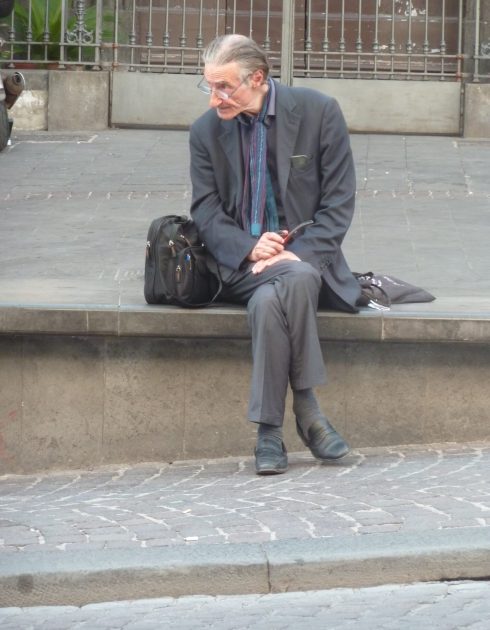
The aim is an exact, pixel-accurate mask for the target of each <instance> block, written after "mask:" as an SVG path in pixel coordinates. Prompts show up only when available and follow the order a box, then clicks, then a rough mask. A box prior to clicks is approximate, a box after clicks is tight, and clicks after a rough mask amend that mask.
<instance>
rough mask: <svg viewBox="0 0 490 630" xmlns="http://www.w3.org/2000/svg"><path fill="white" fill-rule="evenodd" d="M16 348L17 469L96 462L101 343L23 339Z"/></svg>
mask: <svg viewBox="0 0 490 630" xmlns="http://www.w3.org/2000/svg"><path fill="white" fill-rule="evenodd" d="M22 343H23V365H22V381H23V382H22V409H23V413H22V455H21V463H22V467H23V468H24V470H28V469H31V470H32V469H33V468H34V467H37V466H41V467H42V468H49V467H51V468H52V467H61V466H65V467H66V466H67V465H68V466H69V467H80V466H83V465H85V464H86V463H87V461H92V462H97V461H100V460H99V458H100V448H101V441H102V427H103V423H102V418H103V413H104V373H103V370H102V364H101V362H100V357H101V355H102V354H103V351H104V350H103V349H104V345H105V341H104V340H102V339H97V338H93V339H90V340H88V339H77V338H63V339H61V338H52V337H29V338H27V339H25V340H24V341H23V342H22Z"/></svg>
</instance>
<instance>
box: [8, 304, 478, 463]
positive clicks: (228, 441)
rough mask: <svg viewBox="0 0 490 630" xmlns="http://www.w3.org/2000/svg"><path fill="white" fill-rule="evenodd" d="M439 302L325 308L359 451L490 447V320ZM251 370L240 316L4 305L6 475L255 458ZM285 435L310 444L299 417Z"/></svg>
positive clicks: (325, 333) (336, 396)
mask: <svg viewBox="0 0 490 630" xmlns="http://www.w3.org/2000/svg"><path fill="white" fill-rule="evenodd" d="M443 307H444V304H443V303H439V304H438V310H435V307H432V306H431V308H429V309H427V306H424V310H423V311H421V310H420V308H418V307H417V305H410V306H408V305H406V306H403V307H393V308H392V310H390V311H386V312H381V311H372V310H366V311H363V312H361V313H360V314H358V315H347V314H341V313H333V312H326V311H325V312H320V313H319V315H318V323H319V334H320V338H321V340H322V347H323V350H324V356H325V360H326V363H327V370H328V374H329V383H328V385H327V386H326V387H324V388H321V389H319V391H318V395H319V399H320V402H321V404H322V407H323V408H324V410H325V412H326V413H327V415H328V416H329V418H330V419H331V421H332V422H333V424H334V425H335V426H336V428H337V429H338V430H339V431H340V432H341V433H342V434H343V435H344V436H345V437H346V438H347V439H348V441H349V442H350V443H351V445H352V446H355V447H364V446H386V445H397V444H420V443H432V442H453V441H454V442H458V441H469V440H487V439H490V423H489V422H488V373H489V367H490V317H489V316H488V311H487V312H486V313H485V312H484V309H481V310H475V311H474V312H473V313H469V312H466V313H464V314H462V313H461V312H458V310H457V309H456V308H453V309H452V310H449V309H448V310H443ZM431 309H432V310H431ZM250 368H251V360H250V338H249V333H248V329H247V324H246V314H245V310H244V309H243V308H241V307H229V306H227V307H224V306H216V307H212V308H208V309H204V310H183V309H178V308H174V307H164V306H161V307H149V306H136V307H135V306H126V307H123V306H121V307H120V308H115V307H107V308H105V307H97V306H87V305H79V306H78V307H77V306H71V307H66V306H62V305H60V306H49V307H47V306H42V305H37V306H36V305H31V306H22V305H12V306H5V305H4V306H2V308H1V309H0V389H1V391H2V414H1V417H2V424H1V427H2V429H1V433H2V438H3V441H2V451H1V452H0V473H19V472H33V471H39V470H50V469H56V468H78V467H92V466H97V465H99V464H105V463H118V462H141V461H164V462H169V461H175V460H180V459H195V458H198V459H200V458H208V457H209V458H214V457H224V456H229V455H244V454H249V453H251V452H252V450H253V444H254V439H255V428H254V425H252V424H251V423H249V422H247V421H246V419H245V417H246V408H247V399H248V390H249V379H250ZM288 409H290V405H289V404H288ZM285 436H286V441H287V445H288V448H289V449H290V450H302V449H303V446H302V444H301V443H300V441H299V439H298V438H297V437H296V435H295V429H294V418H293V417H292V413H291V411H288V412H287V415H286V418H285Z"/></svg>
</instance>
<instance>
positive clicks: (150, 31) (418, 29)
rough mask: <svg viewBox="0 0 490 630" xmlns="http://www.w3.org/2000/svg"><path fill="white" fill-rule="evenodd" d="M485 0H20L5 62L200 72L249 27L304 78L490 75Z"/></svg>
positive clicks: (287, 75)
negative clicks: (207, 58) (223, 44)
mask: <svg viewBox="0 0 490 630" xmlns="http://www.w3.org/2000/svg"><path fill="white" fill-rule="evenodd" d="M489 4H490V3H488V2H486V0H471V1H470V2H468V1H467V2H464V1H463V0H78V1H73V0H17V2H16V5H15V9H14V13H13V14H12V16H11V18H9V19H7V20H4V21H3V24H2V26H1V27H0V37H2V38H3V40H4V45H3V48H2V52H1V56H2V61H3V64H4V65H5V66H13V65H16V66H17V65H21V64H26V63H31V64H34V66H35V67H45V66H47V65H51V64H54V65H55V66H57V67H61V68H65V67H68V66H71V65H83V66H85V67H87V68H89V69H98V68H109V69H115V70H128V71H151V72H168V73H185V74H192V73H199V72H201V71H202V51H203V49H204V47H205V46H206V44H207V43H208V42H209V41H210V40H211V39H212V38H213V37H215V36H216V35H220V34H224V33H233V32H239V33H243V34H246V35H250V36H251V37H253V38H254V39H255V40H256V41H257V42H259V43H260V44H261V45H263V47H264V48H265V49H266V50H267V51H268V53H269V57H270V59H271V61H272V64H273V68H274V70H273V72H274V74H276V75H280V76H281V78H282V79H283V80H284V81H286V82H287V81H289V80H291V78H292V77H293V76H297V77H301V76H302V77H324V78H330V77H332V78H369V79H397V80H400V79H411V80H428V79H431V80H434V79H435V80H462V79H465V80H470V81H489V80H490V26H489V19H490V7H488V5H489Z"/></svg>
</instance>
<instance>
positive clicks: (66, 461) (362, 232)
mask: <svg viewBox="0 0 490 630" xmlns="http://www.w3.org/2000/svg"><path fill="white" fill-rule="evenodd" d="M352 143H353V149H354V155H355V159H356V166H357V173H358V198H357V214H356V218H355V220H354V223H353V225H352V227H351V230H350V232H349V234H348V237H347V239H346V243H345V252H346V254H347V257H348V260H349V262H350V264H351V267H352V268H353V269H354V270H356V271H368V270H373V271H377V272H384V273H391V274H393V275H395V276H398V277H401V278H404V279H406V280H408V281H410V282H413V283H415V284H419V285H420V286H423V287H424V288H426V289H428V290H429V291H431V292H433V293H434V294H435V295H436V296H437V299H436V301H435V302H433V303H429V304H422V305H420V304H419V305H404V306H397V307H393V308H392V310H391V311H389V312H383V313H380V312H374V311H371V310H367V311H365V312H362V313H360V314H359V315H354V316H351V315H343V314H339V313H333V312H320V313H319V329H320V336H321V339H322V343H323V348H324V353H325V358H326V361H327V367H328V369H329V373H330V382H329V385H328V386H327V387H326V388H324V389H322V390H321V391H320V392H319V395H320V399H321V401H322V404H323V405H324V407H325V410H326V411H327V413H328V415H329V416H330V417H331V419H332V421H333V422H334V424H335V425H336V426H337V427H338V428H339V429H340V430H342V432H343V433H344V434H345V435H346V437H347V438H348V439H349V440H350V441H351V443H352V444H353V445H354V446H356V447H365V446H381V445H394V444H407V443H431V442H444V441H462V440H487V439H490V423H489V422H488V419H489V413H488V385H487V381H488V378H487V375H488V368H489V367H490V365H489V364H490V345H489V338H490V332H489V326H490V324H489V321H490V318H489V314H490V277H489V275H488V268H489V262H490V261H489V254H488V247H487V243H486V239H485V235H486V233H487V231H488V225H489V222H490V210H489V208H490V203H489V201H490V182H489V180H488V175H487V173H488V167H489V161H490V158H489V155H490V154H489V151H488V148H489V144H488V142H484V141H473V142H469V141H466V140H460V139H456V138H444V137H437V138H435V137H399V136H353V137H352ZM0 168H1V170H2V180H1V181H0V200H1V202H2V206H1V208H2V209H1V212H2V228H3V229H2V232H1V234H0V262H1V266H0V387H1V390H2V398H1V403H0V404H1V408H0V432H1V434H2V436H3V442H2V451H1V452H0V471H1V472H31V471H37V470H43V469H53V468H71V467H74V468H77V467H83V466H96V465H99V464H103V463H111V462H138V461H148V460H150V461H152V460H159V461H166V462H168V461H175V460H177V459H183V458H184V459H187V458H194V457H196V458H201V457H217V456H224V455H243V454H246V453H250V452H251V449H252V444H253V440H254V435H253V428H252V427H251V426H249V425H248V423H247V422H246V421H245V420H244V416H245V409H246V401H247V397H248V381H249V372H250V358H249V357H250V341H249V336H248V331H247V328H246V321H245V315H244V311H243V309H240V308H237V307H229V306H222V305H218V306H216V307H212V308H210V309H205V310H203V311H184V310H182V309H176V308H173V307H150V306H147V305H145V304H144V299H143V294H142V283H143V260H144V245H145V241H146V232H147V228H148V225H149V223H150V221H151V219H153V218H154V217H155V216H158V215H161V214H168V213H173V212H175V213H178V214H181V213H186V212H187V210H188V206H189V196H190V188H189V177H188V150H187V133H186V132H170V131H167V132H165V131H128V130H124V131H123V130H119V131H108V132H103V133H100V132H93V133H85V132H84V133H80V134H75V135H73V134H62V133H59V134H46V133H36V134H30V135H29V134H18V135H17V136H15V137H14V145H13V146H12V147H11V148H10V149H9V150H8V151H6V152H4V153H2V154H1V155H0ZM293 424H294V423H293V422H292V417H291V414H290V412H289V413H288V416H287V417H286V425H287V427H286V429H287V434H286V435H287V439H288V445H289V444H290V445H291V448H292V449H293V450H299V449H300V448H301V445H300V443H299V441H298V440H297V438H296V437H295V436H294V428H293Z"/></svg>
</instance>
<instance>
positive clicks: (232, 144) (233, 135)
mask: <svg viewBox="0 0 490 630" xmlns="http://www.w3.org/2000/svg"><path fill="white" fill-rule="evenodd" d="M222 125H223V133H222V134H221V135H220V136H219V137H218V140H219V143H220V144H221V147H222V148H223V151H224V152H225V155H226V157H227V158H228V162H229V164H230V168H231V170H232V171H233V173H234V175H235V179H236V191H235V193H236V196H237V199H240V198H241V196H242V190H243V173H242V156H241V143H240V130H239V125H238V124H237V123H236V121H223V122H222Z"/></svg>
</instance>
